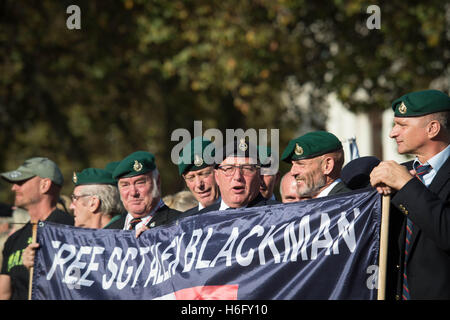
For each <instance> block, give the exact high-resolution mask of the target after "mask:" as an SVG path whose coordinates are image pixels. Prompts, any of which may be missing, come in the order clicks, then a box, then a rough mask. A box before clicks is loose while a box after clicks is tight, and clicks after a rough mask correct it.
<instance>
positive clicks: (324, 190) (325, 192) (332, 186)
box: [316, 178, 342, 198]
mask: <svg viewBox="0 0 450 320" xmlns="http://www.w3.org/2000/svg"><path fill="white" fill-rule="evenodd" d="M341 181H342V180H341V178H337V179H336V180H334V181H333V182H332V183H331V184H330V185H329V186H328V187H326V188H325V189H323V190H322V191H321V192H320V193H319V194H318V195H317V197H316V198H322V197H326V196H328V194H329V193H330V191H331V190H332V189H333V188H334V186H335V185H337V184H338V183H339V182H341Z"/></svg>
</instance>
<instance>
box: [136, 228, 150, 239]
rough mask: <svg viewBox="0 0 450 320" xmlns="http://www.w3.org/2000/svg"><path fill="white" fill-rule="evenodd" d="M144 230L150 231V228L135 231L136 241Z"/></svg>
mask: <svg viewBox="0 0 450 320" xmlns="http://www.w3.org/2000/svg"><path fill="white" fill-rule="evenodd" d="M145 230H150V228H149V227H147V226H142V227H141V228H140V229H139V230H138V229H136V239H137V238H139V236H140V235H141V234H142V233H143V232H144V231H145Z"/></svg>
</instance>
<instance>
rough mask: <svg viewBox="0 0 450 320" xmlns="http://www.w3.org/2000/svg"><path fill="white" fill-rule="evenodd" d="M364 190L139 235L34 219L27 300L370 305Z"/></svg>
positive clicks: (373, 238)
mask: <svg viewBox="0 0 450 320" xmlns="http://www.w3.org/2000/svg"><path fill="white" fill-rule="evenodd" d="M380 220H381V197H380V196H379V195H378V194H377V193H376V192H375V191H373V190H370V191H369V190H365V191H359V192H352V193H346V194H343V195H336V196H330V197H326V198H319V199H312V200H308V201H302V202H297V203H291V204H279V205H272V206H265V207H256V208H247V209H234V210H227V211H214V212H209V213H205V214H202V215H197V216H190V217H186V218H184V219H180V220H178V221H176V222H174V223H173V224H171V225H168V226H161V227H156V228H153V229H150V230H148V231H146V232H144V233H143V234H142V235H141V236H140V237H139V238H138V239H135V233H134V232H133V231H125V230H102V229H100V230H95V229H84V228H75V227H70V226H64V225H58V224H53V223H48V222H40V223H39V226H38V232H37V242H39V243H40V249H39V250H38V251H37V253H36V260H35V268H34V273H33V285H32V299H135V300H138V299H139V300H142V299H227V300H233V299H246V300H253V299H280V300H287V299H376V296H377V288H376V284H377V271H378V266H377V265H378V256H379V246H380V243H379V242H380V241H379V232H380Z"/></svg>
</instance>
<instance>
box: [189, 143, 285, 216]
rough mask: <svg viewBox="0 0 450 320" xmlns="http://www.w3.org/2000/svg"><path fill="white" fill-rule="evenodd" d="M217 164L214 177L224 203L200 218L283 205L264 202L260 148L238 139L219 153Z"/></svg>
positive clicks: (213, 206)
mask: <svg viewBox="0 0 450 320" xmlns="http://www.w3.org/2000/svg"><path fill="white" fill-rule="evenodd" d="M215 160H216V163H217V164H216V166H215V169H214V177H215V180H216V182H217V185H218V186H219V190H220V194H221V197H222V199H221V201H220V202H217V203H215V204H213V205H211V206H209V207H206V208H204V209H202V210H200V211H199V212H198V213H197V214H201V213H205V212H209V211H216V210H227V209H237V208H250V207H257V206H264V205H270V204H278V203H279V202H278V201H275V200H268V199H266V198H264V197H263V196H262V195H261V193H260V186H261V165H260V161H259V159H258V152H257V148H256V145H253V144H250V143H249V142H247V141H246V140H245V139H244V138H241V139H234V140H233V142H232V143H229V144H227V145H225V146H224V147H223V148H221V149H216V157H215Z"/></svg>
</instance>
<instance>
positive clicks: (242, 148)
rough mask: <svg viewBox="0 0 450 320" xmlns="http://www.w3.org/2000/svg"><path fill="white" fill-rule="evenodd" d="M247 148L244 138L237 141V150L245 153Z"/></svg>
mask: <svg viewBox="0 0 450 320" xmlns="http://www.w3.org/2000/svg"><path fill="white" fill-rule="evenodd" d="M247 148H248V145H247V143H245V139H244V138H242V139H241V140H239V149H240V150H241V151H244V152H245V151H247Z"/></svg>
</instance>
